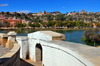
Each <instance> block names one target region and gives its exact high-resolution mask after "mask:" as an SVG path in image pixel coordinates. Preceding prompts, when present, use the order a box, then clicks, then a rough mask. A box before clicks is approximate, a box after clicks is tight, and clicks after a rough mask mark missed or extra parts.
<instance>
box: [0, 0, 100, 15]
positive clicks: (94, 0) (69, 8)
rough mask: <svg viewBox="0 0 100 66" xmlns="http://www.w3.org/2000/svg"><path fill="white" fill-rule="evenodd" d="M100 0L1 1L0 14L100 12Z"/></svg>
mask: <svg viewBox="0 0 100 66" xmlns="http://www.w3.org/2000/svg"><path fill="white" fill-rule="evenodd" d="M99 3H100V1H99V0H84V1H83V0H1V2H0V12H1V11H4V12H8V11H9V12H15V11H16V12H19V11H20V12H24V13H29V12H32V13H37V12H40V11H41V12H43V10H45V11H46V12H54V11H59V12H61V13H66V12H73V11H76V12H81V10H83V8H84V10H85V11H88V12H100V8H99V7H100V5H99Z"/></svg>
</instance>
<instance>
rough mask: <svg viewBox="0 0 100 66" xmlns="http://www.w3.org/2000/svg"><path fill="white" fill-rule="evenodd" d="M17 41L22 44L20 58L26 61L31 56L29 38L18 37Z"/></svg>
mask: <svg viewBox="0 0 100 66" xmlns="http://www.w3.org/2000/svg"><path fill="white" fill-rule="evenodd" d="M16 40H17V41H18V43H19V44H20V46H21V48H20V58H21V59H24V60H25V59H26V57H27V55H28V54H29V45H28V38H27V37H22V36H21V37H17V38H16Z"/></svg>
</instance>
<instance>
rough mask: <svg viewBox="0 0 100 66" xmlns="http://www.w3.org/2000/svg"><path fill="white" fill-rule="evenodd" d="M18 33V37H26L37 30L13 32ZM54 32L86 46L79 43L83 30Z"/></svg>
mask: <svg viewBox="0 0 100 66" xmlns="http://www.w3.org/2000/svg"><path fill="white" fill-rule="evenodd" d="M9 31H12V30H1V31H0V33H7V32H9ZM14 31H16V32H17V33H18V36H27V34H28V33H32V32H35V31H38V30H33V29H23V30H20V29H19V30H14ZM54 31H55V32H59V33H63V34H65V37H66V41H69V42H75V43H82V44H86V43H85V42H83V41H81V37H82V36H83V34H84V30H54Z"/></svg>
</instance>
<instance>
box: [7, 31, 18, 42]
mask: <svg viewBox="0 0 100 66" xmlns="http://www.w3.org/2000/svg"><path fill="white" fill-rule="evenodd" d="M7 35H8V40H9V38H10V40H11V42H15V41H16V36H17V33H16V32H15V31H10V32H9V33H7Z"/></svg>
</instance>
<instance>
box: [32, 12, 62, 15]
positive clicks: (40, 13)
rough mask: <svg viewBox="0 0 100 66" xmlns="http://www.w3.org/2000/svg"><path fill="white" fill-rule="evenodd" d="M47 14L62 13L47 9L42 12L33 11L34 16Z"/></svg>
mask: <svg viewBox="0 0 100 66" xmlns="http://www.w3.org/2000/svg"><path fill="white" fill-rule="evenodd" d="M46 14H52V15H54V16H55V15H58V14H61V13H60V12H58V11H56V12H46V11H43V13H42V12H39V13H33V15H34V16H42V15H46Z"/></svg>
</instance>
